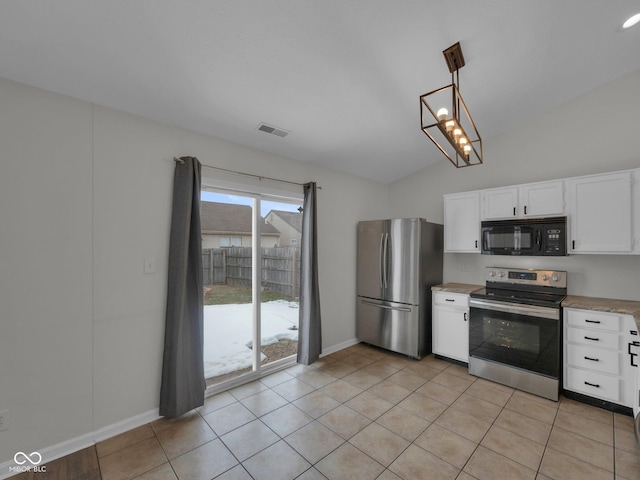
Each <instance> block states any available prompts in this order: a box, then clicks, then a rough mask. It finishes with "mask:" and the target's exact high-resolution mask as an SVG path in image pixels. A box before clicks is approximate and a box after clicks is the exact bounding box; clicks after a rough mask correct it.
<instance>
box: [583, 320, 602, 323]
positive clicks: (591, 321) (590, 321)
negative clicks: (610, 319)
mask: <svg viewBox="0 0 640 480" xmlns="http://www.w3.org/2000/svg"><path fill="white" fill-rule="evenodd" d="M585 322H587V323H600V320H585Z"/></svg>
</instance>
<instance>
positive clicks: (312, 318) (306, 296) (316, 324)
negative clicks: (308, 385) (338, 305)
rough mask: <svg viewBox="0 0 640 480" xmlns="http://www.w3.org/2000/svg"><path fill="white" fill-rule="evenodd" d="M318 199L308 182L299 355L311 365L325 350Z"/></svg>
mask: <svg viewBox="0 0 640 480" xmlns="http://www.w3.org/2000/svg"><path fill="white" fill-rule="evenodd" d="M316 200H317V192H316V184H315V182H311V183H307V184H305V185H304V203H303V205H302V208H303V211H302V239H301V242H302V245H301V248H300V318H299V323H300V324H299V330H298V357H297V361H298V363H301V364H303V365H311V364H312V363H313V362H315V361H316V360H318V358H319V357H320V353H321V352H322V328H321V324H320V292H319V289H318V233H317V230H318V222H317V213H316Z"/></svg>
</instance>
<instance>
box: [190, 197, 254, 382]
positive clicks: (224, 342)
mask: <svg viewBox="0 0 640 480" xmlns="http://www.w3.org/2000/svg"><path fill="white" fill-rule="evenodd" d="M254 203H255V200H254V199H253V198H251V197H245V196H241V195H226V194H218V193H216V194H210V193H204V194H203V195H202V202H201V221H202V266H203V278H204V282H203V283H204V292H203V295H204V371H205V378H206V382H207V387H209V386H212V385H215V384H219V383H221V382H224V381H227V380H231V379H234V378H236V377H238V376H241V375H244V374H247V373H250V372H253V371H254V369H255V364H254V363H255V362H254V351H253V336H254V328H253V325H254V316H255V315H254V307H253V300H254V288H253V256H254V251H253V212H254Z"/></svg>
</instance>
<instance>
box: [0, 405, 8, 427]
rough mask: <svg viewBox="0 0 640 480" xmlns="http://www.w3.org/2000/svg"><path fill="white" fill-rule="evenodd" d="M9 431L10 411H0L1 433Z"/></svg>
mask: <svg viewBox="0 0 640 480" xmlns="http://www.w3.org/2000/svg"><path fill="white" fill-rule="evenodd" d="M2 430H9V410H0V432H1V431H2Z"/></svg>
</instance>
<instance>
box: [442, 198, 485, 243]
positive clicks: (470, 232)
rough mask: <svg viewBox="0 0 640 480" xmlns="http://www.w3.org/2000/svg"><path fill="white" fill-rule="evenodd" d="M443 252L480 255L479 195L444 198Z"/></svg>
mask: <svg viewBox="0 0 640 480" xmlns="http://www.w3.org/2000/svg"><path fill="white" fill-rule="evenodd" d="M444 251H445V252H466V253H480V193H479V192H465V193H459V194H453V195H445V196H444Z"/></svg>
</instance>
